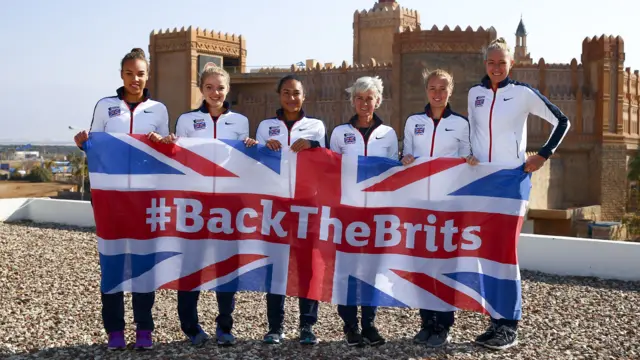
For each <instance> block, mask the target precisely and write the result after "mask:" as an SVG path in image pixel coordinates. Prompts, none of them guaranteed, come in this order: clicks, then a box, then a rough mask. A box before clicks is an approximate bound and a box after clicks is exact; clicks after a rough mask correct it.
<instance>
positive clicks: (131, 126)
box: [124, 101, 140, 134]
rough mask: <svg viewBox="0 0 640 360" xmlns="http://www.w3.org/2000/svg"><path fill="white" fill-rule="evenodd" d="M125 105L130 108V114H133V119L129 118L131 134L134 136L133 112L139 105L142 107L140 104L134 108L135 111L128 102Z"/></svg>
mask: <svg viewBox="0 0 640 360" xmlns="http://www.w3.org/2000/svg"><path fill="white" fill-rule="evenodd" d="M124 103H125V105H127V108H129V112H130V113H131V117H130V118H129V134H133V112H134V111H135V110H136V108H137V107H138V105H140V103H138V104H137V105H136V106H134V107H133V109H132V108H130V107H129V104H128V103H127V102H126V101H125V102H124Z"/></svg>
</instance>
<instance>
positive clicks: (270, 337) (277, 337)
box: [262, 329, 285, 344]
mask: <svg viewBox="0 0 640 360" xmlns="http://www.w3.org/2000/svg"><path fill="white" fill-rule="evenodd" d="M284 338H285V336H284V333H283V332H282V330H278V329H269V332H268V333H267V334H266V335H265V336H264V338H263V339H262V342H264V343H265V344H280V342H281V341H282V340H284Z"/></svg>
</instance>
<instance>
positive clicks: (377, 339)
mask: <svg viewBox="0 0 640 360" xmlns="http://www.w3.org/2000/svg"><path fill="white" fill-rule="evenodd" d="M362 337H364V341H365V342H366V343H367V344H369V345H371V346H374V345H382V344H384V343H385V342H386V340H385V339H384V338H383V337H382V336H380V333H379V332H378V329H376V327H375V326H372V327H369V328H365V329H362Z"/></svg>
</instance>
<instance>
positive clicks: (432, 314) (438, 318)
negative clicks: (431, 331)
mask: <svg viewBox="0 0 640 360" xmlns="http://www.w3.org/2000/svg"><path fill="white" fill-rule="evenodd" d="M420 319H422V324H426V323H427V322H428V321H429V320H431V321H433V322H435V323H436V324H438V325H440V326H444V327H445V328H450V327H452V326H453V323H454V321H455V313H454V312H453V311H435V310H425V309H420Z"/></svg>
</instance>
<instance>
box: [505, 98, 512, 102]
mask: <svg viewBox="0 0 640 360" xmlns="http://www.w3.org/2000/svg"><path fill="white" fill-rule="evenodd" d="M511 99H513V98H508V99H507V98H504V99H502V100H504V101H509V100H511Z"/></svg>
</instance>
